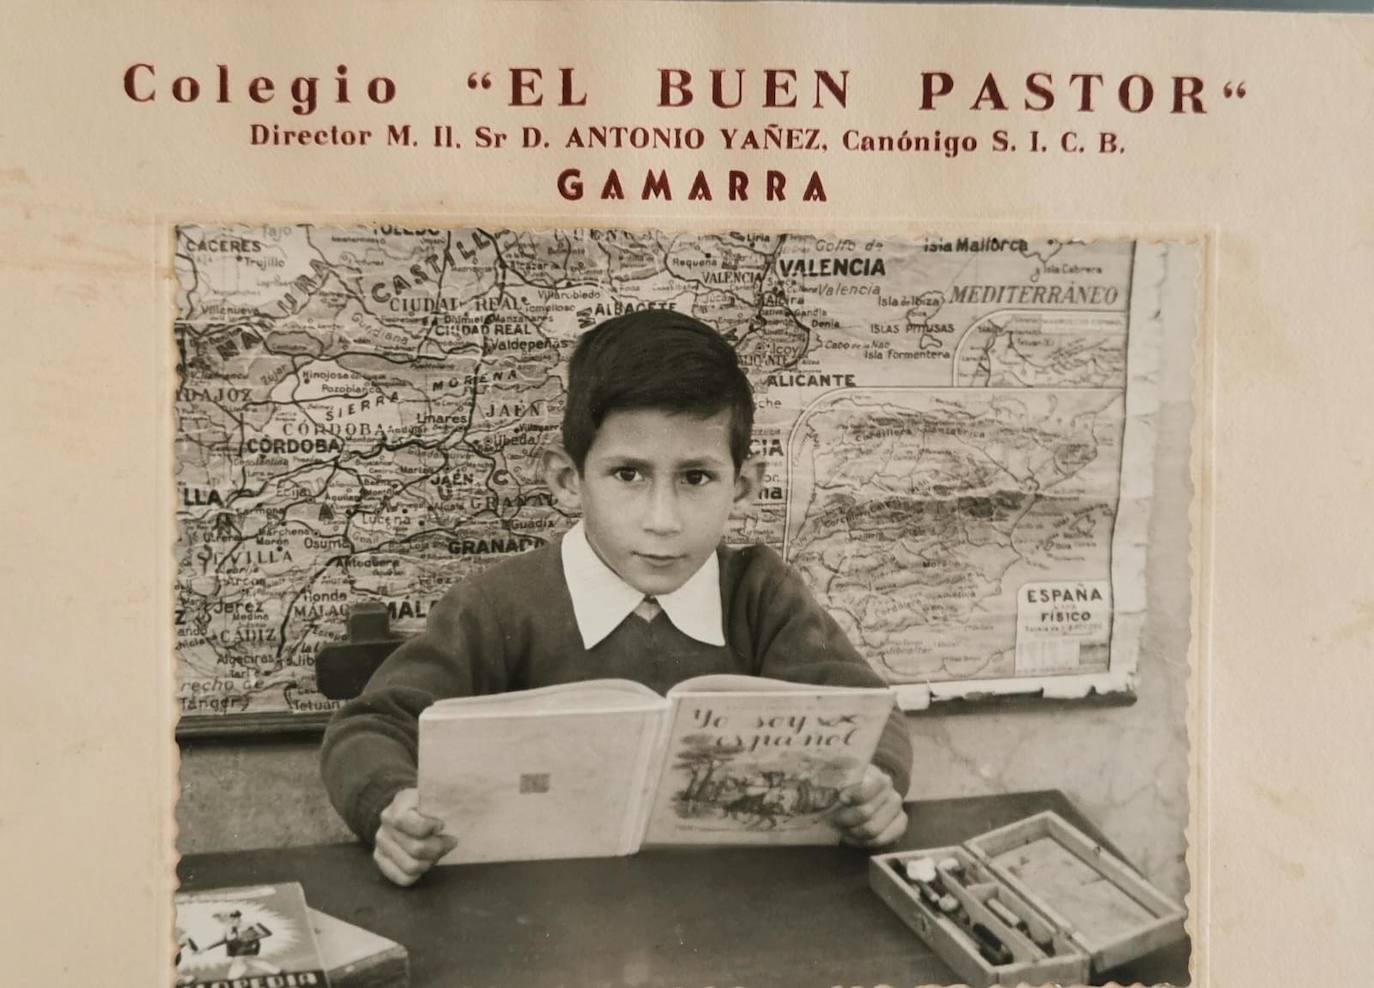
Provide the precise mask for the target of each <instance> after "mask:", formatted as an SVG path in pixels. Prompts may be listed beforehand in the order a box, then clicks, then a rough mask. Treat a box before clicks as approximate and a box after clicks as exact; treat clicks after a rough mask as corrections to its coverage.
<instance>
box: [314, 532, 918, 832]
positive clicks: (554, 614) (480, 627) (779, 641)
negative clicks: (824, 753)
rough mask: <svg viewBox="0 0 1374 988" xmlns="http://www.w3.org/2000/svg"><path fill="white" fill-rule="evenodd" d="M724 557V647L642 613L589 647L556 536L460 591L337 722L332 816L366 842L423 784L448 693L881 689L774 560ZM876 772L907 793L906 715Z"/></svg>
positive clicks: (329, 784)
mask: <svg viewBox="0 0 1374 988" xmlns="http://www.w3.org/2000/svg"><path fill="white" fill-rule="evenodd" d="M718 557H719V561H720V595H721V616H722V620H723V623H724V627H725V645H724V646H716V645H707V644H704V643H702V642H699V641H696V640H695V639H693V638H689V637H688V636H687V635H685V634H683V633H682V632H680V631H678V629H677V628H675V627H674V626H673V624H672V622H671V621H670V620H669V619H668V617H667V615H666V614H662V613H660V614H659V615H658V616H657V617H655V618H654V619H653V621H652V622H646V621H644V620H643V619H642V618H639V617H637V616H635V615H633V614H632V615H630V616H628V617H626V618H625V620H624V621H623V622H621V624H620V625H619V626H617V627H616V629H615V630H614V631H613V632H611V634H610V635H609V636H607V637H606V638H605V639H603V640H602V641H600V642H598V643H597V644H596V645H594V646H593V647H592V648H590V649H587V648H585V647H584V646H583V644H582V636H581V634H580V633H579V632H578V628H577V621H576V619H575V617H574V616H573V607H572V598H571V597H570V596H569V594H568V588H567V584H566V582H565V580H564V577H563V567H562V557H561V554H560V546H559V543H556V542H555V543H552V544H550V545H547V546H544V547H543V548H540V549H537V550H535V551H533V552H530V553H526V554H524V555H521V556H516V557H513V558H511V559H508V560H504V561H502V562H500V563H497V564H496V565H493V566H491V567H489V568H488V569H486V570H483V571H482V572H481V573H479V574H477V575H476V576H474V577H471V578H469V579H467V580H464V581H463V582H461V583H459V584H457V585H456V586H454V587H453V588H452V589H450V590H449V591H448V593H446V594H445V595H444V597H443V599H441V600H440V601H439V602H438V603H437V604H436V605H435V606H434V607H433V608H431V610H430V615H429V620H428V624H427V626H426V628H425V630H424V632H423V633H422V634H420V635H417V636H416V637H414V638H412V639H410V640H408V641H407V642H405V644H403V645H401V647H399V648H398V649H396V651H395V652H393V653H392V654H391V655H390V657H388V658H387V660H386V661H385V662H384V663H382V665H381V667H380V668H379V669H378V670H377V672H376V673H375V674H374V675H373V676H372V679H371V680H370V681H369V682H368V684H367V687H366V689H365V690H364V691H363V693H362V695H361V696H359V697H358V698H357V699H355V700H352V701H350V702H348V703H346V704H345V705H344V706H343V707H341V708H340V709H339V710H338V712H337V713H335V715H334V718H333V719H332V720H331V721H330V724H329V728H328V729H327V730H326V731H325V736H324V747H323V749H322V751H321V767H322V771H323V775H324V783H325V788H326V789H327V790H328V791H329V797H330V799H331V800H332V801H333V803H334V807H335V809H337V810H338V811H339V814H340V815H341V816H342V817H343V818H344V820H345V821H346V822H347V823H348V825H349V826H350V827H351V828H352V829H353V831H354V832H355V833H356V834H358V836H359V837H361V838H363V839H364V840H366V841H371V840H372V838H373V835H375V834H376V832H377V826H378V822H379V816H380V814H381V811H382V810H383V809H385V808H386V806H387V804H388V803H390V802H391V800H392V798H393V797H394V796H395V795H396V793H397V792H398V791H399V790H401V789H405V788H408V787H411V786H414V785H415V779H416V770H415V763H416V746H417V732H418V728H417V718H418V717H419V715H420V712H421V711H422V710H424V709H425V708H426V707H428V706H429V705H430V704H431V703H433V702H434V701H435V700H440V699H443V698H445V697H451V696H474V695H481V694H488V693H504V692H509V691H511V690H522V689H532V688H534V687H537V686H553V685H555V684H558V683H567V682H575V681H580V680H587V679H607V678H620V679H632V680H635V681H637V682H640V683H643V684H645V685H646V686H649V687H651V688H652V689H655V690H657V691H658V692H660V693H663V692H666V691H667V690H668V689H669V687H671V686H673V685H675V684H677V683H679V682H681V681H682V680H684V679H688V678H690V677H692V676H702V675H707V674H710V673H740V674H745V675H753V676H770V677H772V678H774V679H786V680H790V681H793V682H799V683H815V684H828V685H842V686H881V685H882V681H881V680H880V679H879V678H878V676H877V674H876V673H874V672H873V670H872V669H871V668H870V667H869V665H868V663H866V662H865V661H864V660H863V659H862V658H861V657H860V656H859V654H858V653H857V652H856V651H855V650H854V647H853V646H852V645H851V644H850V643H849V640H848V639H847V638H846V637H845V635H844V632H842V631H841V630H840V628H839V626H838V625H837V624H836V623H835V621H834V619H833V618H831V617H830V615H829V614H827V613H826V612H825V610H824V609H823V608H822V607H821V606H820V605H819V604H818V603H817V602H816V600H815V598H814V597H812V596H811V594H810V592H809V591H808V590H807V589H806V587H805V586H804V585H803V584H802V581H801V578H800V577H799V576H798V575H797V574H796V572H795V571H793V570H792V568H791V567H789V566H788V565H787V564H786V563H784V562H783V561H782V559H781V558H780V557H779V556H778V554H777V553H776V552H774V551H773V550H772V549H769V548H768V547H767V546H750V547H748V548H745V549H731V548H726V547H721V548H720V549H719V550H718ZM874 764H876V765H877V766H878V767H879V768H881V769H883V770H884V771H885V772H887V774H888V775H890V776H891V777H892V780H893V784H894V785H895V787H896V789H897V792H898V793H899V794H902V795H905V794H906V791H907V787H908V785H909V783H910V778H911V741H910V739H909V737H908V735H907V731H906V725H905V723H904V722H903V720H902V716H901V713H900V712H899V711H896V710H894V712H893V715H892V717H891V718H890V719H889V721H888V723H887V726H886V728H885V730H884V731H883V736H882V740H881V742H880V744H879V747H878V752H877V755H876V756H875V757H874Z"/></svg>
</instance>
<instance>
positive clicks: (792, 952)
mask: <svg viewBox="0 0 1374 988" xmlns="http://www.w3.org/2000/svg"><path fill="white" fill-rule="evenodd" d="M1046 809H1052V810H1054V811H1056V812H1057V813H1059V814H1060V815H1061V816H1063V817H1065V819H1067V820H1069V821H1070V822H1072V823H1074V824H1075V825H1076V826H1078V827H1079V828H1080V829H1081V830H1083V831H1084V832H1085V833H1087V834H1089V835H1091V836H1092V837H1093V838H1094V839H1095V840H1098V841H1100V842H1101V843H1102V844H1103V845H1104V846H1105V847H1108V848H1110V849H1112V850H1115V849H1114V848H1113V847H1112V845H1111V843H1110V842H1109V841H1107V840H1106V839H1105V838H1104V836H1103V835H1102V834H1101V833H1100V832H1098V831H1097V830H1096V828H1094V827H1093V826H1092V824H1091V823H1089V822H1088V821H1087V820H1085V819H1084V818H1083V816H1082V814H1081V813H1079V812H1078V810H1077V809H1076V808H1075V807H1074V806H1073V804H1071V803H1070V802H1069V801H1068V799H1066V798H1065V797H1064V795H1063V794H1062V793H1059V792H1052V791H1051V792H1033V793H1017V794H1013V795H1008V796H991V797H980V798H972V799H954V800H935V801H928V802H918V803H912V804H910V805H909V806H908V811H909V813H910V816H911V825H910V827H908V829H907V833H906V836H905V837H904V838H903V840H902V842H901V844H900V845H899V846H900V847H907V848H917V847H936V846H940V845H945V844H957V843H959V842H960V841H962V840H965V839H967V838H968V837H971V836H973V835H975V834H977V833H981V832H983V831H985V830H990V829H992V828H994V827H998V826H1001V825H1003V824H1006V823H1010V822H1012V821H1013V820H1016V819H1019V818H1021V817H1024V816H1029V815H1030V814H1032V813H1037V812H1040V811H1041V810H1046ZM866 865H867V855H866V854H865V853H864V852H862V851H858V850H855V849H852V848H846V847H837V848H828V847H825V848H816V847H807V848H768V849H749V848H737V849H735V848H732V849H714V850H682V851H642V852H640V853H639V854H637V855H634V856H632V857H627V858H599V859H592V860H577V861H541V862H523V863H513V864H498V865H467V866H463V867H458V868H440V869H436V870H435V871H433V872H431V873H430V874H429V875H427V876H426V877H425V878H424V879H422V880H421V882H420V883H419V884H417V885H416V886H414V887H413V888H410V889H400V888H396V887H395V886H392V885H391V884H390V883H389V882H387V881H386V879H384V878H382V877H381V875H380V874H379V873H378V872H377V870H376V868H375V867H374V866H373V864H372V859H371V857H370V855H369V852H368V850H367V849H365V848H364V847H362V846H361V845H357V844H331V845H324V846H319V847H305V848H289V849H285V850H270V851H247V852H241V853H237V854H202V855H194V856H191V857H187V858H184V859H183V860H182V862H181V865H180V866H179V868H178V874H179V876H180V878H181V880H182V883H183V885H184V886H185V887H186V888H188V889H196V888H210V887H214V886H221V885H246V884H252V883H256V882H281V881H299V882H301V884H302V885H303V886H304V887H305V896H306V900H307V901H308V902H309V903H310V905H312V906H314V907H316V908H318V909H321V910H323V911H324V912H327V913H332V914H333V915H335V916H338V917H340V918H341V919H345V920H348V921H349V922H351V923H356V924H358V925H359V926H364V927H367V928H368V929H371V930H375V931H376V932H378V933H380V934H382V935H383V936H386V937H389V938H391V939H393V940H396V941H398V942H399V943H402V944H404V945H405V946H406V948H407V949H408V950H409V951H410V964H411V984H412V986H413V988H431V986H434V988H437V986H441V985H442V986H446V988H505V986H530V988H534V986H549V988H553V986H566V988H601V986H622V985H623V986H635V988H640V986H642V988H653V986H669V988H673V986H681V988H706V986H716V988H733V986H743V988H766V986H773V985H776V986H779V988H833V986H837V985H843V986H846V988H850V986H864V988H874V986H878V985H886V986H891V988H909V986H914V985H923V984H931V983H947V982H950V981H952V980H954V978H953V974H952V972H951V971H950V970H949V968H948V967H946V966H945V965H944V963H943V962H941V961H940V960H939V959H938V958H936V957H935V956H934V955H933V954H931V952H930V951H929V949H928V948H927V947H926V946H925V944H923V943H922V942H921V941H920V940H918V939H917V938H916V937H915V935H914V934H912V933H911V932H910V931H909V930H908V929H907V928H906V927H905V926H903V925H902V923H901V922H900V921H899V920H898V919H897V917H896V916H895V915H894V914H893V913H892V912H891V911H890V910H889V909H888V908H887V906H886V905H884V904H883V903H882V901H880V900H879V899H878V897H877V895H875V894H874V893H873V892H872V891H870V890H869V887H868V877H867V872H866ZM1112 979H1115V980H1118V981H1120V982H1122V983H1125V984H1130V983H1132V982H1135V981H1141V982H1144V983H1146V984H1155V983H1166V982H1167V983H1171V984H1187V983H1188V944H1187V942H1186V941H1185V942H1183V943H1180V944H1177V945H1175V946H1173V947H1170V948H1167V949H1165V950H1160V951H1157V952H1156V953H1155V954H1153V955H1151V956H1150V957H1146V958H1142V959H1141V960H1139V961H1137V962H1135V963H1133V964H1131V965H1129V966H1127V967H1123V968H1120V969H1118V970H1117V971H1114V972H1109V973H1108V975H1107V976H1106V977H1104V979H1103V980H1104V981H1105V980H1112Z"/></svg>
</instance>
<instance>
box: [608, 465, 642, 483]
mask: <svg viewBox="0 0 1374 988" xmlns="http://www.w3.org/2000/svg"><path fill="white" fill-rule="evenodd" d="M611 476H612V477H614V478H615V479H616V480H619V481H621V482H623V483H626V484H633V483H634V482H635V481H636V480H638V479H639V478H640V473H639V471H638V470H636V469H635V468H634V467H616V468H615V469H614V470H612V471H611Z"/></svg>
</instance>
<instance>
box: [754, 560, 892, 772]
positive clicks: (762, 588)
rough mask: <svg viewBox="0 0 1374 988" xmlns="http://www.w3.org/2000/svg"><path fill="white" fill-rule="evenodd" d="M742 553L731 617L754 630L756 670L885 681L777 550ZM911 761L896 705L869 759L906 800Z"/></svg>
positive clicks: (822, 679) (798, 677) (852, 682)
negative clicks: (742, 568)
mask: <svg viewBox="0 0 1374 988" xmlns="http://www.w3.org/2000/svg"><path fill="white" fill-rule="evenodd" d="M740 556H741V557H743V559H741V562H742V563H743V566H744V571H743V573H742V575H741V577H740V583H739V587H738V591H737V594H738V600H737V601H736V602H735V603H736V605H737V606H735V607H732V609H731V610H732V616H731V618H730V620H731V621H732V622H733V621H739V620H744V621H746V622H747V625H748V627H749V628H750V629H752V640H753V643H754V660H755V667H754V671H755V674H756V675H759V676H769V677H771V678H774V679H786V680H791V681H793V682H801V683H816V684H824V685H832V686H883V685H886V684H884V682H883V681H882V679H881V677H879V676H878V674H877V673H876V672H874V671H873V668H872V666H870V665H869V664H868V662H866V661H865V660H864V658H863V657H862V656H861V655H859V653H858V651H856V650H855V648H854V646H853V645H852V644H851V643H850V641H849V638H848V637H847V636H846V635H845V633H844V631H843V630H842V629H841V628H840V626H839V624H837V623H836V621H835V619H834V618H833V617H831V616H830V614H829V613H828V612H827V611H826V610H825V608H824V607H822V606H821V605H820V603H819V602H818V601H817V600H816V598H815V597H814V596H813V595H812V594H811V591H810V590H808V589H807V587H806V584H805V583H804V582H803V581H802V578H801V576H800V575H799V574H798V573H797V571H796V570H794V569H793V568H792V567H791V566H788V565H787V563H785V562H783V560H782V558H781V557H780V556H778V554H777V553H776V552H774V551H773V550H772V549H770V548H768V547H767V546H762V545H760V546H752V547H750V548H749V549H745V550H742V551H741V553H740ZM911 762H912V751H911V736H910V733H909V732H908V730H907V725H906V720H905V718H904V716H903V714H902V712H901V710H899V709H897V708H896V707H894V708H893V710H892V714H891V715H890V716H889V717H888V720H887V723H886V724H885V725H884V727H883V733H882V737H881V738H880V739H879V741H878V750H877V752H876V753H875V754H874V756H873V763H874V764H875V765H877V766H878V767H879V768H880V769H882V770H883V771H884V772H886V773H887V774H888V775H889V776H890V777H891V778H892V784H893V787H894V788H895V789H896V790H897V792H898V794H899V795H901V796H902V797H903V798H904V799H905V798H906V795H907V792H908V790H909V789H910V787H911Z"/></svg>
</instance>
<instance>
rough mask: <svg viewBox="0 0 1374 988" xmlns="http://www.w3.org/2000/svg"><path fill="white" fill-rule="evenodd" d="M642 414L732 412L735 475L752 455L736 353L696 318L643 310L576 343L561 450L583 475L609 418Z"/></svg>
mask: <svg viewBox="0 0 1374 988" xmlns="http://www.w3.org/2000/svg"><path fill="white" fill-rule="evenodd" d="M644 408H654V409H659V410H662V411H665V412H670V413H674V414H684V415H694V416H697V417H699V418H709V417H710V416H712V415H715V414H716V413H718V412H721V411H724V410H725V409H729V410H730V456H731V457H732V458H733V459H734V461H735V469H736V470H738V469H739V468H740V466H741V464H743V463H744V461H745V460H746V459H747V458H748V456H749V438H750V436H751V435H752V434H753V431H754V392H753V389H752V388H751V387H750V386H749V379H748V378H747V377H745V376H744V371H743V370H741V369H740V365H739V358H738V357H737V356H736V354H735V350H734V348H733V347H732V346H730V344H729V343H727V342H725V339H724V337H722V336H721V335H720V334H719V333H718V332H716V331H715V330H714V329H712V328H711V327H710V326H708V325H706V323H704V322H701V321H700V320H698V319H693V318H692V317H691V316H686V315H683V314H682V313H680V312H674V311H673V310H672V309H641V310H639V311H637V312H629V313H626V314H625V315H623V316H616V317H615V318H613V319H607V320H606V321H605V322H603V323H600V324H599V325H597V326H594V327H592V328H591V329H589V330H588V331H587V332H586V333H584V334H583V335H582V338H581V339H579V340H578V341H577V348H576V349H575V350H573V355H572V360H571V361H570V362H569V364H568V399H567V404H566V406H565V407H564V409H563V448H564V449H565V450H566V451H567V453H568V455H569V456H570V457H571V458H572V461H573V463H574V464H575V465H576V467H577V471H578V473H581V472H582V468H583V465H584V464H585V463H586V460H587V450H589V449H590V448H591V445H592V441H593V440H594V439H595V438H596V431H597V430H598V429H600V428H601V423H602V422H603V421H605V419H606V416H607V415H609V414H610V413H611V412H613V411H616V410H628V409H644Z"/></svg>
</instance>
